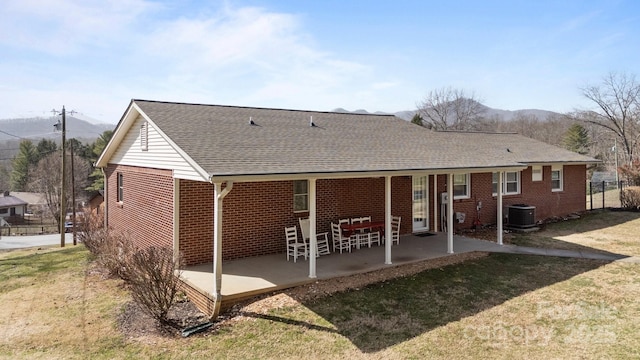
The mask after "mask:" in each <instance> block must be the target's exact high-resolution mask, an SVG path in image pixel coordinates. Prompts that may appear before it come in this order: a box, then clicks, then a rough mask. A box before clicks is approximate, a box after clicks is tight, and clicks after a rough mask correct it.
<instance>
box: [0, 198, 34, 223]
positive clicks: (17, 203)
mask: <svg viewBox="0 0 640 360" xmlns="http://www.w3.org/2000/svg"><path fill="white" fill-rule="evenodd" d="M27 205H28V203H27V202H26V201H24V200H22V199H20V198H17V197H15V196H13V195H11V194H10V193H9V192H8V191H5V192H4V194H3V196H2V197H0V217H2V218H4V219H7V218H9V219H10V218H16V217H18V218H23V217H24V215H25V214H26V213H27ZM9 222H10V223H11V221H10V220H9Z"/></svg>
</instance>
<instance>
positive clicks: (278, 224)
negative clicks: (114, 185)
mask: <svg viewBox="0 0 640 360" xmlns="http://www.w3.org/2000/svg"><path fill="white" fill-rule="evenodd" d="M392 189H393V194H392V196H393V198H395V199H401V198H403V197H406V196H411V178H410V177H400V178H394V179H393V180H392ZM316 200H317V214H316V216H317V229H316V231H317V232H329V231H330V223H331V222H332V221H336V220H337V219H339V218H350V217H355V216H364V215H370V216H372V220H374V221H382V220H384V178H371V179H330V180H318V181H317V183H316ZM392 212H393V214H394V215H400V216H402V218H403V219H406V220H403V222H402V224H401V226H402V229H401V231H402V232H403V233H408V232H410V231H411V223H410V219H411V203H406V202H402V201H394V202H393V203H392ZM308 216H309V213H308V212H297V213H295V212H294V211H293V182H292V181H273V182H255V183H236V184H234V186H233V190H232V191H231V192H229V194H228V195H227V196H226V197H225V199H224V202H223V218H222V226H223V229H224V230H223V231H224V234H223V245H222V257H223V260H232V259H237V258H242V257H249V256H259V255H267V254H277V253H284V252H285V251H286V244H285V241H284V227H285V226H298V218H302V217H308ZM298 236H299V237H301V236H302V234H300V232H299V231H298ZM329 236H330V234H329ZM179 243H180V251H181V253H182V255H183V260H184V261H185V264H187V265H192V264H199V263H204V262H211V261H212V256H213V185H211V184H209V183H203V182H196V181H188V180H180V241H179Z"/></svg>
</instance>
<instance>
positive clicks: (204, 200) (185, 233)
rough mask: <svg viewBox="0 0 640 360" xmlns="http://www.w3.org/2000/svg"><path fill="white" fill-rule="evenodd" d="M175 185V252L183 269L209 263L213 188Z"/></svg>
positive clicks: (183, 182) (185, 183) (191, 183)
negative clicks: (177, 205) (177, 197)
mask: <svg viewBox="0 0 640 360" xmlns="http://www.w3.org/2000/svg"><path fill="white" fill-rule="evenodd" d="M177 181H179V182H180V183H179V192H178V194H179V199H180V210H179V221H180V222H179V224H180V226H179V239H180V240H179V242H178V244H179V245H178V246H179V251H180V253H181V254H182V261H183V262H184V263H185V264H186V265H191V264H201V263H207V262H211V261H213V185H211V184H210V183H207V182H202V181H191V180H182V179H180V180H177Z"/></svg>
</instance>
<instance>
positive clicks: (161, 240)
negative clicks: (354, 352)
mask: <svg viewBox="0 0 640 360" xmlns="http://www.w3.org/2000/svg"><path fill="white" fill-rule="evenodd" d="M595 162H597V160H595V159H593V158H590V157H586V156H583V155H579V154H576V153H573V152H570V151H567V150H564V149H560V148H558V147H555V146H551V145H548V144H545V143H542V142H539V141H536V140H533V139H530V138H527V137H524V136H520V135H516V134H493V133H462V132H435V131H431V130H428V129H426V128H423V127H419V126H417V125H415V124H412V123H410V122H407V121H404V120H401V119H399V118H396V117H394V116H391V115H363V114H345V113H331V112H313V111H297V110H280V109H263V108H249V107H234V106H216V105H197V104H183V103H168V102H157V101H146V100H132V101H131V103H130V105H129V107H128V108H127V110H126V111H125V113H124V115H123V117H122V119H121V120H120V122H119V123H118V126H117V127H116V129H115V132H114V135H113V138H112V139H111V141H110V142H109V144H108V145H107V146H106V148H105V150H104V152H103V153H102V155H101V156H100V158H99V159H98V161H97V166H98V167H101V168H103V169H104V171H105V176H106V178H105V183H106V185H105V194H104V197H105V214H106V215H105V222H106V224H107V225H108V226H109V227H111V228H113V229H120V230H127V231H128V232H129V233H130V234H131V236H132V238H133V239H134V240H135V241H136V242H137V244H138V245H139V246H150V245H161V246H167V247H172V248H173V249H174V251H175V252H176V254H177V253H178V252H179V253H181V255H182V258H183V261H184V264H185V265H195V264H200V263H210V262H213V263H214V266H213V269H214V278H215V284H214V289H215V293H214V294H212V295H213V297H214V298H215V303H216V304H215V306H216V307H217V306H219V303H220V281H221V280H220V279H221V272H222V270H221V269H222V262H223V261H227V260H231V259H237V258H242V257H249V256H259V255H266V254H274V253H284V252H285V240H284V232H283V229H284V227H285V226H294V225H296V224H297V222H298V218H300V217H309V218H310V220H311V229H310V232H311V234H312V236H311V242H312V244H313V242H314V241H315V240H314V239H315V236H313V234H315V233H318V232H324V231H329V227H330V222H332V221H336V220H337V219H338V218H345V217H354V216H362V215H371V216H372V217H373V220H375V221H383V220H384V221H385V222H386V223H387V224H390V221H391V220H390V219H391V215H397V216H401V217H402V219H403V221H402V227H401V233H403V234H409V233H415V232H425V231H439V230H442V229H443V228H444V226H446V229H449V230H451V229H454V228H468V227H472V226H473V225H474V222H477V220H479V221H480V222H481V223H484V224H496V223H497V224H498V229H499V230H498V231H497V235H496V236H497V241H498V242H499V243H501V242H502V238H501V237H502V231H501V230H502V221H503V218H504V216H503V215H504V214H503V208H505V207H506V206H507V205H509V204H522V203H525V204H528V205H531V206H535V207H536V212H535V217H536V220H542V219H545V218H548V217H552V216H561V215H566V214H569V213H573V212H577V211H583V210H585V202H586V196H585V181H586V167H587V165H588V164H591V163H595ZM443 193H448V194H451V195H452V196H449V197H448V198H446V199H444V198H443V195H442V194H443ZM443 199H444V201H442V200H443ZM223 203H224V209H223ZM480 205H481V206H480ZM478 208H480V210H478ZM221 209H223V210H221ZM454 212H455V213H456V216H455V220H456V222H455V224H454ZM462 213H464V214H466V216H460V214H462ZM443 214H447V216H446V217H443V216H442V215H443ZM223 215H224V217H223ZM458 220H460V221H461V222H458ZM389 233H390V232H387V236H389ZM448 242H449V243H448V246H449V252H453V231H448ZM385 246H386V248H385V263H386V264H391V252H392V247H391V244H390V241H387V242H386V245H385ZM311 249H315V247H314V246H311ZM316 270H317V269H316V261H315V257H314V256H311V257H310V261H309V276H310V277H315V276H316ZM196 295H197V294H196ZM196 295H194V294H192V293H191V294H190V296H196ZM209 296H211V294H209ZM216 309H217V308H216ZM216 311H217V310H216ZM214 313H215V312H214Z"/></svg>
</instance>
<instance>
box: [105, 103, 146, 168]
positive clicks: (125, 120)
mask: <svg viewBox="0 0 640 360" xmlns="http://www.w3.org/2000/svg"><path fill="white" fill-rule="evenodd" d="M134 112H135V113H134ZM139 113H140V108H138V107H137V106H136V104H135V103H134V102H133V100H132V101H131V104H129V107H128V108H127V111H125V113H124V115H122V118H121V119H120V122H118V125H117V126H116V128H115V130H114V131H113V136H111V140H109V142H108V143H107V145H106V146H105V147H104V149H103V150H102V154H100V157H98V160H97V161H96V163H95V167H97V168H104V167H106V166H107V164H108V163H109V160H110V159H111V157H112V156H113V153H115V151H116V150H117V149H118V145H120V143H121V142H122V139H124V137H125V136H126V135H127V132H128V131H129V128H131V125H132V124H133V122H134V121H135V119H136V118H137V117H138V114H139Z"/></svg>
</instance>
